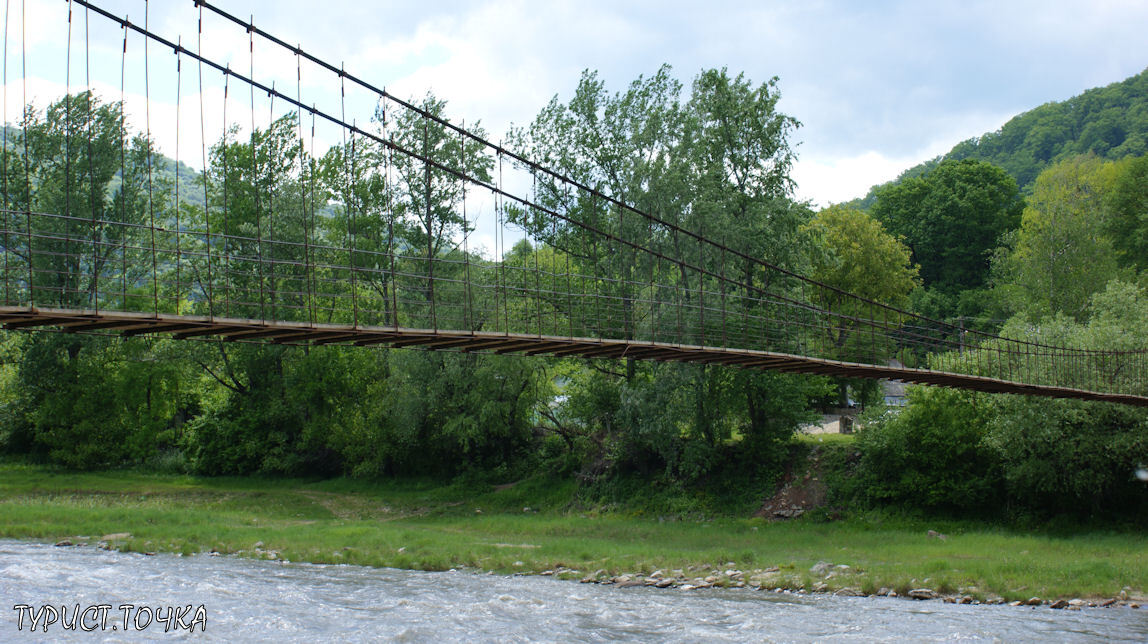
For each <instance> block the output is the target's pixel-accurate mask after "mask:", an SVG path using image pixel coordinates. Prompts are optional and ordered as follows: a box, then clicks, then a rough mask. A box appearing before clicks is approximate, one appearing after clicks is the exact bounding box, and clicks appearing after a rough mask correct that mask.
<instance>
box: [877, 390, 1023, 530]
mask: <svg viewBox="0 0 1148 644" xmlns="http://www.w3.org/2000/svg"><path fill="white" fill-rule="evenodd" d="M990 418H991V416H990V411H989V408H988V405H986V403H985V401H984V400H983V397H981V396H979V395H977V394H973V393H969V392H963V391H955V390H948V389H934V388H911V389H910V390H909V405H908V406H907V407H905V408H904V409H902V410H900V411H898V410H894V409H890V410H888V411H886V412H885V413H884V415H882V416H881V417H880V418H878V419H876V420H874V421H873V422H869V423H867V424H866V425H865V427H864V428H863V429H861V431H860V432H859V433H858V435H857V442H856V448H857V450H858V451H859V452H860V453H861V460H860V464H859V465H858V470H857V475H856V479H855V480H854V485H856V492H857V493H858V494H859V495H860V496H861V497H862V498H865V499H867V500H869V501H870V502H873V503H878V504H894V505H897V506H900V507H906V508H918V509H922V510H928V511H933V512H941V513H957V514H966V515H972V514H979V515H985V514H991V513H992V512H993V511H994V509H995V508H996V504H997V502H998V501H999V499H1000V492H999V480H1000V465H999V462H998V457H997V455H996V454H995V453H994V452H993V451H992V450H990V449H987V448H986V447H985V446H984V445H983V444H982V441H983V439H984V436H985V434H986V433H987V431H988V422H989V419H990Z"/></svg>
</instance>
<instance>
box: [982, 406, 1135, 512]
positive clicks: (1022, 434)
mask: <svg viewBox="0 0 1148 644" xmlns="http://www.w3.org/2000/svg"><path fill="white" fill-rule="evenodd" d="M985 442H986V444H987V445H988V446H990V447H991V448H992V449H993V451H994V452H996V453H997V454H998V455H999V458H1000V460H1001V463H1002V467H1003V473H1004V480H1005V490H1006V492H1007V495H1008V498H1009V500H1010V503H1011V504H1012V505H1013V508H1014V511H1016V512H1018V513H1021V514H1030V515H1034V516H1035V517H1036V518H1046V517H1049V516H1056V515H1069V516H1073V517H1076V518H1079V519H1093V520H1096V519H1109V518H1111V517H1113V516H1123V517H1136V516H1142V513H1143V510H1144V509H1145V508H1146V507H1148V491H1146V490H1145V485H1144V483H1143V482H1142V481H1139V480H1137V478H1136V476H1135V472H1136V470H1137V468H1139V467H1143V466H1144V464H1145V463H1144V460H1145V454H1148V412H1145V411H1144V410H1143V409H1139V408H1133V407H1129V406H1125V405H1113V404H1109V403H1095V402H1083V401H1069V400H1055V401H1042V400H1037V399H1030V398H1023V397H1019V396H1001V397H1000V398H999V399H998V400H996V401H995V402H994V414H993V417H992V419H991V420H990V422H989V431H988V434H987V436H986V438H985Z"/></svg>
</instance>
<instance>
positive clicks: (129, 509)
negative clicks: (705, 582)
mask: <svg viewBox="0 0 1148 644" xmlns="http://www.w3.org/2000/svg"><path fill="white" fill-rule="evenodd" d="M573 492H574V489H573V486H572V484H562V483H555V482H553V481H525V482H522V483H519V484H517V485H514V486H511V487H503V488H501V489H500V488H490V487H487V488H485V489H482V490H480V491H478V492H476V491H475V490H474V489H463V488H461V487H443V486H435V485H432V484H422V483H414V482H406V483H362V482H357V481H348V480H332V481H322V482H306V481H297V480H257V479H227V478H216V479H203V478H194V477H183V476H164V475H150V474H139V473H132V472H106V473H92V474H75V473H61V472H56V471H52V470H49V469H45V468H41V467H35V466H25V465H0V516H3V517H4V520H3V522H0V537H7V538H20V539H36V540H41V541H57V540H61V539H71V540H73V541H77V537H81V536H84V537H87V539H86V541H87V542H88V543H91V544H95V543H96V542H97V541H98V540H100V539H101V537H102V536H103V535H109V534H114V533H130V537H119V538H116V539H113V540H112V544H111V545H112V546H113V547H118V548H120V549H124V550H134V551H148V552H152V551H156V552H164V551H168V552H182V553H187V554H190V553H196V552H206V551H211V550H216V551H218V552H222V553H238V554H241V555H244V556H252V557H277V558H283V559H288V560H291V561H310V562H321V563H351V564H364V565H371V566H394V567H400V568H414V569H424V570H441V569H447V568H452V567H468V568H476V569H483V570H493V571H496V572H500V573H512V572H543V571H551V570H555V569H556V568H566V569H573V570H576V571H577V572H563V573H561V574H562V575H563V576H570V577H576V578H583V577H585V576H587V575H593V574H595V573H599V571H601V573H600V576H603V577H605V576H613V575H620V574H627V573H628V574H638V573H643V574H649V573H651V572H653V571H655V570H662V571H665V573H666V574H667V575H671V574H672V571H675V570H677V571H681V576H682V577H684V578H686V579H687V580H689V579H695V578H704V577H707V576H711V575H712V574H713V571H715V570H718V571H723V572H724V571H725V570H726V569H728V568H736V569H738V570H741V571H745V573H746V574H745V575H744V577H741V578H740V579H743V580H744V581H745V582H747V583H751V582H752V583H753V584H754V585H756V584H762V585H765V586H767V587H788V588H793V589H796V588H806V589H813V588H814V587H815V586H818V585H819V584H824V585H825V588H826V589H829V590H832V589H837V588H845V587H848V588H853V589H856V590H858V591H862V592H867V593H871V592H876V591H877V590H878V589H880V588H882V587H886V588H890V589H895V590H897V591H898V592H900V593H902V594H904V593H905V592H906V591H908V590H909V589H911V588H919V587H929V588H932V589H935V590H937V591H939V592H942V593H961V594H970V595H972V596H974V597H977V598H981V599H983V598H988V597H991V596H992V595H999V596H1000V597H1003V598H1004V599H1005V600H1014V599H1020V600H1023V599H1028V598H1030V597H1033V596H1036V597H1041V598H1046V599H1050V598H1074V597H1081V598H1107V597H1114V596H1116V595H1117V594H1118V593H1120V591H1121V590H1122V589H1124V588H1128V589H1129V590H1128V591H1127V592H1128V594H1129V595H1131V596H1134V597H1135V596H1139V595H1143V594H1144V592H1143V591H1144V590H1145V587H1146V586H1148V583H1146V582H1148V539H1146V538H1145V537H1144V536H1143V535H1140V534H1135V533H1121V532H1104V533H1088V534H1072V535H1051V534H1032V533H1020V532H1014V531H1009V530H1005V529H999V528H994V527H991V526H985V525H981V524H973V523H942V522H929V523H924V522H919V521H912V520H903V519H890V518H888V517H884V518H882V517H875V516H871V517H865V518H860V517H857V518H850V519H845V520H841V521H834V522H817V521H815V520H813V519H798V520H794V521H788V522H778V523H770V522H766V521H764V520H761V519H733V518H726V519H714V520H709V521H671V520H660V519H658V518H656V517H655V518H648V517H634V516H625V515H624V514H622V513H619V512H612V513H596V512H594V511H587V510H577V509H576V510H571V509H569V508H570V507H571V506H570V500H571V498H572V495H573ZM524 508H530V509H529V510H528V511H525V510H524ZM929 530H934V531H936V532H938V533H943V534H944V535H945V537H944V538H940V537H938V536H929V534H928V531H929ZM79 541H84V540H83V539H80V540H79ZM258 542H262V545H261V546H260V547H259V548H258V549H257V548H256V547H255V544H257V543H258ZM819 562H828V563H829V564H832V565H834V566H837V565H846V566H849V569H848V570H847V571H846V570H844V569H841V570H840V571H838V570H837V569H834V574H833V575H832V576H830V577H829V578H826V577H825V575H824V574H817V573H813V572H811V571H810V569H811V567H813V566H815V565H816V564H817V563H819ZM774 568H776V570H773V569H774ZM754 571H759V572H754ZM718 577H721V579H720V581H719V583H736V581H737V579H739V578H738V577H735V578H733V579H730V578H728V577H726V576H725V575H724V574H723V575H718Z"/></svg>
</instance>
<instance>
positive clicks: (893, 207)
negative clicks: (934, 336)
mask: <svg viewBox="0 0 1148 644" xmlns="http://www.w3.org/2000/svg"><path fill="white" fill-rule="evenodd" d="M1023 208H1024V202H1023V200H1022V199H1021V195H1020V191H1019V190H1018V189H1017V184H1016V181H1015V180H1014V179H1013V178H1012V177H1010V176H1009V175H1008V174H1007V173H1006V172H1005V171H1004V170H1001V169H1000V168H998V167H996V166H993V165H991V164H989V163H985V162H983V161H974V160H971V159H966V160H963V161H945V162H943V163H941V164H940V165H938V166H937V167H936V168H934V169H933V170H932V171H930V172H929V173H928V174H925V175H923V176H921V177H915V178H910V179H906V180H905V181H903V182H901V183H900V184H895V185H891V186H888V187H886V188H884V189H882V190H881V191H879V192H878V193H877V202H876V203H875V204H874V205H873V209H872V214H873V216H874V218H876V219H877V220H878V221H880V222H881V223H882V224H884V226H885V228H886V229H888V230H889V232H891V233H892V234H894V235H896V236H898V237H901V238H902V239H904V241H905V244H906V245H908V247H909V249H910V250H911V251H912V257H913V261H914V262H915V263H916V264H918V265H919V266H920V267H921V279H922V281H923V283H924V285H925V286H926V287H929V288H933V289H936V290H938V291H941V292H944V293H949V294H955V293H958V292H960V291H963V290H967V289H976V288H980V287H982V286H984V284H985V280H986V278H987V277H988V270H989V263H990V256H991V252H992V250H993V249H994V248H996V247H997V245H998V241H999V239H1000V237H1001V235H1002V234H1004V233H1005V232H1008V231H1010V230H1012V229H1014V228H1016V227H1017V226H1018V225H1019V224H1020V214H1021V211H1022V210H1023Z"/></svg>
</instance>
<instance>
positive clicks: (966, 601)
mask: <svg viewBox="0 0 1148 644" xmlns="http://www.w3.org/2000/svg"><path fill="white" fill-rule="evenodd" d="M974 601H976V600H975V599H973V598H972V596H971V595H962V596H961V601H960V603H962V604H971V603H973V602H974Z"/></svg>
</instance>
